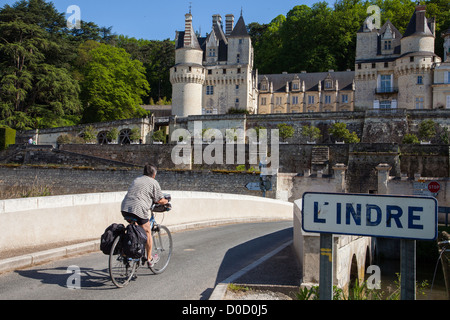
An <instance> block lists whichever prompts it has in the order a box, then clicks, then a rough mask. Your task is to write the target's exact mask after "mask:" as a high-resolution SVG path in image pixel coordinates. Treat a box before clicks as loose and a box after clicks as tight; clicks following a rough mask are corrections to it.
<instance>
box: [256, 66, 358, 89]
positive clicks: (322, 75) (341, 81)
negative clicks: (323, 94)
mask: <svg viewBox="0 0 450 320" xmlns="http://www.w3.org/2000/svg"><path fill="white" fill-rule="evenodd" d="M297 77H298V79H299V80H300V89H301V87H302V84H303V83H305V91H318V90H319V82H320V83H321V90H322V91H327V90H325V80H326V79H330V80H332V82H333V90H335V88H334V85H335V83H336V80H337V81H338V90H353V80H354V78H355V72H354V71H337V72H334V71H333V72H331V71H330V72H314V73H282V74H260V75H259V76H258V89H259V90H261V82H262V81H263V79H264V78H267V80H268V81H269V85H270V84H272V85H273V92H286V84H288V85H289V89H290V91H292V82H293V81H294V80H296V79H297Z"/></svg>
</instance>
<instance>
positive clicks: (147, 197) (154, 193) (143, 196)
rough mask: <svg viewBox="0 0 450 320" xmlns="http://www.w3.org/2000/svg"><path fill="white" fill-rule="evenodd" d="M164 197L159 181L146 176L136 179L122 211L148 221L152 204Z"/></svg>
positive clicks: (123, 203)
mask: <svg viewBox="0 0 450 320" xmlns="http://www.w3.org/2000/svg"><path fill="white" fill-rule="evenodd" d="M163 197H164V195H163V193H162V191H161V187H160V186H159V183H158V181H156V180H155V179H153V178H151V177H149V176H145V175H144V176H141V177H138V178H136V179H135V180H134V181H133V183H132V184H131V186H130V188H129V189H128V192H127V194H126V196H125V198H124V199H123V201H122V205H121V211H125V212H128V213H132V214H135V215H137V216H138V217H140V218H142V219H148V218H149V210H150V209H151V206H152V204H153V203H156V202H158V201H159V200H161V199H162V198H163Z"/></svg>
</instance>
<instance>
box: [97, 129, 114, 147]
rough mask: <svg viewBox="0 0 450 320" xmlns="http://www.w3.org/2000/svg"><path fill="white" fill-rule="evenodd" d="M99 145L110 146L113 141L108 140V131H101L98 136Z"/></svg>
mask: <svg viewBox="0 0 450 320" xmlns="http://www.w3.org/2000/svg"><path fill="white" fill-rule="evenodd" d="M97 143H98V144H109V143H111V139H109V138H108V131H100V132H99V133H98V135H97Z"/></svg>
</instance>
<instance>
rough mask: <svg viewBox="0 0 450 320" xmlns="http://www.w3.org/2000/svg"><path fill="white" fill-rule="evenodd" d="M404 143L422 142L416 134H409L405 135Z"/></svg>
mask: <svg viewBox="0 0 450 320" xmlns="http://www.w3.org/2000/svg"><path fill="white" fill-rule="evenodd" d="M402 143H405V144H417V143H420V141H419V139H418V138H417V136H416V135H415V134H410V133H409V134H405V136H404V137H403V140H402Z"/></svg>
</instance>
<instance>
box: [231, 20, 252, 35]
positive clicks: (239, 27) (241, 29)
mask: <svg viewBox="0 0 450 320" xmlns="http://www.w3.org/2000/svg"><path fill="white" fill-rule="evenodd" d="M230 37H240V38H242V37H250V35H249V34H248V31H247V26H246V25H245V22H244V17H242V16H240V18H239V20H238V22H236V25H235V26H234V28H233V31H232V32H231V34H230Z"/></svg>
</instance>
